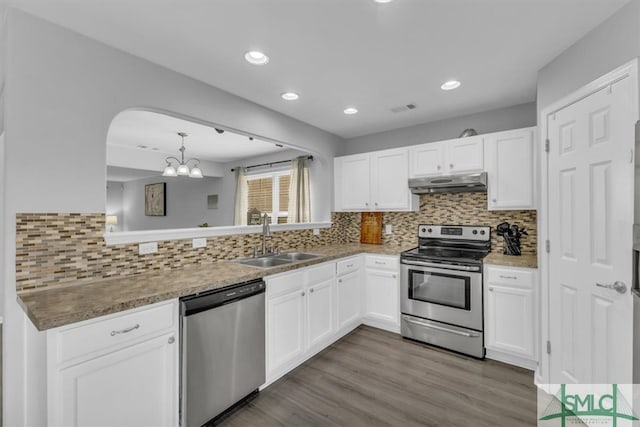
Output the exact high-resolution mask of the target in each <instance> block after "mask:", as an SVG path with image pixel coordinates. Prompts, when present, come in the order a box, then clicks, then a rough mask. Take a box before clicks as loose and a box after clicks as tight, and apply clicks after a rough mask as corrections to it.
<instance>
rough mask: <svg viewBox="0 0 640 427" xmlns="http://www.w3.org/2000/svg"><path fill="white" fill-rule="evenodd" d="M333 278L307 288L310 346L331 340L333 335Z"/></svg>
mask: <svg viewBox="0 0 640 427" xmlns="http://www.w3.org/2000/svg"><path fill="white" fill-rule="evenodd" d="M333 284H334V280H333V278H331V279H329V280H325V281H323V282H320V283H317V284H315V285H313V286H310V287H309V288H308V289H307V337H308V341H309V347H314V346H315V345H318V344H321V343H322V342H324V341H325V340H329V339H330V338H331V335H333V316H334V304H333Z"/></svg>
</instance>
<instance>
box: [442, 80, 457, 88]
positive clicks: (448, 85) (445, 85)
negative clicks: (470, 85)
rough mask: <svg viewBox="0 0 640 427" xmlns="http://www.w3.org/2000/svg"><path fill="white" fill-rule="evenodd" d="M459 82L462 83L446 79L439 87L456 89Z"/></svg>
mask: <svg viewBox="0 0 640 427" xmlns="http://www.w3.org/2000/svg"><path fill="white" fill-rule="evenodd" d="M461 84H462V83H460V82H459V81H457V80H449V81H446V82H444V83H442V86H440V89H442V90H453V89H458V88H459V87H460V85H461Z"/></svg>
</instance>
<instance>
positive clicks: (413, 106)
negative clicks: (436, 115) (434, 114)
mask: <svg viewBox="0 0 640 427" xmlns="http://www.w3.org/2000/svg"><path fill="white" fill-rule="evenodd" d="M416 108H418V106H417V105H416V104H406V105H400V106H398V107H392V108H390V110H391V112H392V113H402V112H404V111H409V110H415V109H416Z"/></svg>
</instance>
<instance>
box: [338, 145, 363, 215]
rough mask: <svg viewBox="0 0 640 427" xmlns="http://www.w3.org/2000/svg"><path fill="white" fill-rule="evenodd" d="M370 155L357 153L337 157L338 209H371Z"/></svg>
mask: <svg viewBox="0 0 640 427" xmlns="http://www.w3.org/2000/svg"><path fill="white" fill-rule="evenodd" d="M370 157H371V156H370V155H369V154H357V155H353V156H345V157H337V158H336V159H335V161H334V174H335V176H334V181H335V182H334V184H335V204H336V211H366V210H369V209H370V207H369V203H370V198H371V191H370V179H371V172H370V171H371V166H370Z"/></svg>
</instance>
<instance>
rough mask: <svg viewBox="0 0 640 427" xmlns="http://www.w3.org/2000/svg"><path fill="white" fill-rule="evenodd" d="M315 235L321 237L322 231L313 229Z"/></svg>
mask: <svg viewBox="0 0 640 427" xmlns="http://www.w3.org/2000/svg"><path fill="white" fill-rule="evenodd" d="M313 235H314V236H319V235H320V229H319V228H314V229H313Z"/></svg>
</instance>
